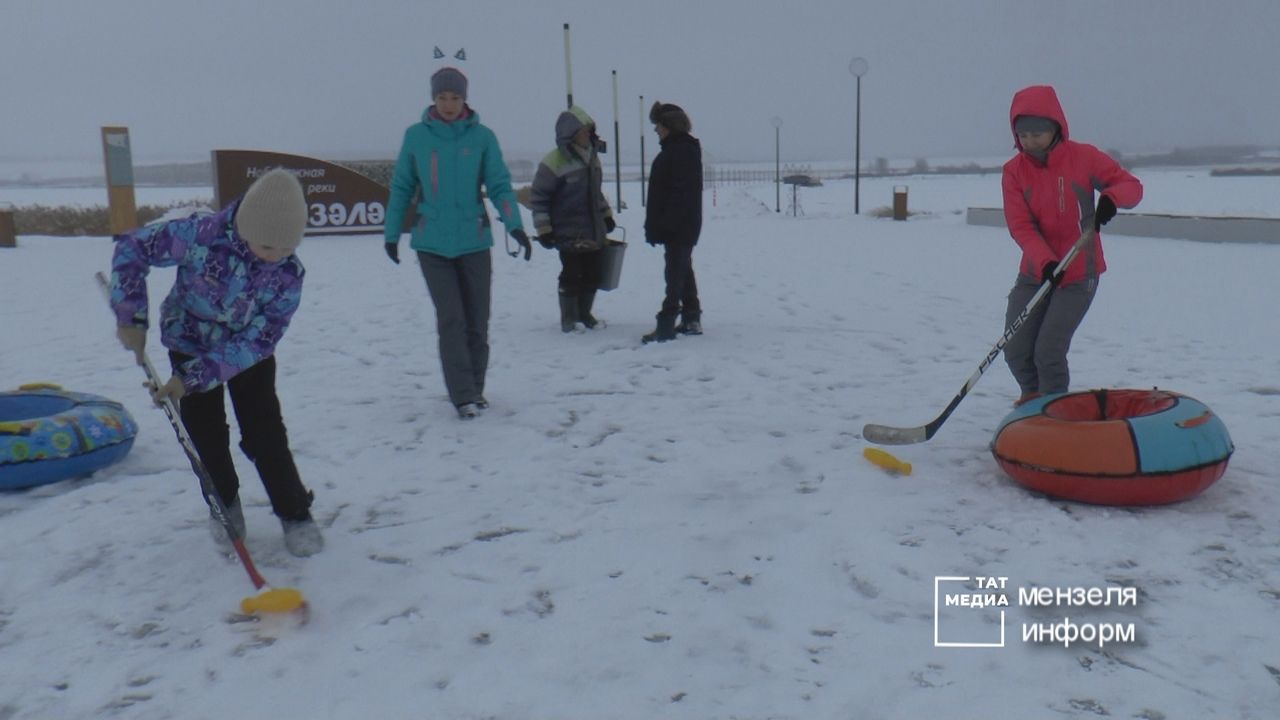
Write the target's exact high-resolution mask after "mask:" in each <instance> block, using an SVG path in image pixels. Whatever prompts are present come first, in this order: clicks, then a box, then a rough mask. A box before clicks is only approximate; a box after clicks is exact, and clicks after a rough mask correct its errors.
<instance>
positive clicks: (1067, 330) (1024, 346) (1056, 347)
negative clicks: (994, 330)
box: [1004, 275, 1098, 395]
mask: <svg viewBox="0 0 1280 720" xmlns="http://www.w3.org/2000/svg"><path fill="white" fill-rule="evenodd" d="M1039 289H1040V283H1038V282H1035V281H1032V280H1028V279H1027V278H1025V277H1023V276H1021V275H1019V276H1018V280H1017V282H1015V283H1014V284H1013V289H1011V290H1010V291H1009V307H1008V309H1007V310H1005V315H1004V322H1005V327H1009V324H1010V323H1012V322H1013V321H1014V318H1016V317H1018V315H1019V314H1020V313H1021V312H1022V310H1023V308H1025V307H1026V306H1027V303H1028V302H1031V297H1032V296H1033V295H1035V294H1036V290H1039ZM1097 291H1098V280H1097V278H1093V279H1089V280H1082V281H1080V282H1076V283H1071V284H1070V285H1063V286H1061V287H1056V288H1054V289H1053V291H1052V292H1051V293H1049V296H1048V297H1046V298H1045V299H1044V300H1041V301H1040V305H1039V306H1038V307H1037V308H1036V309H1035V311H1033V312H1032V313H1031V315H1030V316H1029V317H1028V318H1027V322H1026V323H1024V324H1023V326H1022V328H1021V329H1019V330H1018V332H1017V334H1015V335H1014V336H1013V339H1011V340H1010V341H1009V343H1008V344H1007V345H1005V346H1004V360H1005V362H1006V363H1008V364H1009V370H1010V371H1011V372H1012V373H1013V378H1014V379H1015V380H1017V381H1018V387H1019V388H1021V389H1022V392H1023V394H1026V393H1033V392H1039V393H1044V394H1045V395H1048V394H1049V393H1059V392H1066V391H1067V386H1068V385H1070V383H1071V372H1070V370H1069V369H1068V368H1067V351H1068V350H1070V349H1071V336H1072V335H1075V332H1076V328H1078V327H1080V321H1081V320H1083V319H1084V314H1085V313H1086V312H1088V311H1089V305H1090V304H1092V303H1093V296H1094V295H1095V294H1096V293H1097Z"/></svg>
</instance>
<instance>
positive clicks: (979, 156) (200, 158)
mask: <svg viewBox="0 0 1280 720" xmlns="http://www.w3.org/2000/svg"><path fill="white" fill-rule="evenodd" d="M655 145H656V143H654V144H652V145H650V144H649V143H646V145H645V164H646V165H647V164H648V163H649V162H652V160H653V156H654V154H655V153H656V152H657V148H656V147H654V146H655ZM1230 148H1251V149H1254V150H1255V151H1256V152H1257V153H1258V154H1259V155H1262V156H1268V157H1269V156H1270V154H1272V153H1274V154H1275V158H1274V159H1275V160H1276V161H1277V162H1280V145H1267V144H1258V143H1211V144H1204V145H1184V146H1174V147H1154V146H1152V147H1144V148H1141V149H1128V148H1124V147H1106V148H1104V149H1106V150H1107V151H1109V152H1111V151H1118V152H1119V153H1120V155H1121V157H1152V156H1159V155H1163V154H1167V153H1171V152H1177V151H1203V150H1213V149H1230ZM219 149H254V150H265V151H279V152H285V151H282V150H278V149H272V148H219ZM624 149H625V148H624ZM210 152H212V149H211V150H209V151H207V152H205V153H192V154H185V153H183V154H179V155H174V154H164V153H155V154H150V155H135V156H134V162H133V165H134V167H135V168H161V167H166V166H177V165H198V164H201V163H204V164H208V163H209V162H210V158H209V153H210ZM288 154H293V155H301V156H303V157H312V158H316V159H320V160H326V161H331V162H391V161H394V160H395V156H394V153H392V154H391V155H390V156H383V157H378V156H376V155H375V154H374V153H372V152H370V153H367V154H366V153H360V152H354V151H339V152H335V153H332V154H307V153H288ZM544 154H545V151H543V152H541V153H522V152H520V151H518V150H514V151H510V152H504V158H505V160H506V161H507V162H508V163H512V162H517V161H525V162H534V163H536V162H538V161H539V160H540V159H541V158H542V156H543V155H544ZM628 154H634V155H635V157H632V158H629V159H628V158H624V159H623V161H622V166H623V168H628V169H638V168H639V166H640V162H639V152H638V148H637V150H635V151H634V153H630V152H629V153H628ZM1013 154H1014V153H1013V150H1012V148H1011V149H1010V150H1009V152H1007V153H955V154H946V155H928V154H920V155H911V156H883V155H877V156H867V155H864V156H863V157H862V166H863V170H867V169H868V168H869V167H870V166H872V165H873V164H874V163H875V162H876V161H877V160H879V159H880V158H884V159H885V160H887V162H888V163H889V165H890V167H892V168H897V169H900V168H901V167H902V164H903V163H909V164H913V163H915V162H916V161H918V160H921V159H923V160H925V161H927V162H928V163H929V164H930V165H931V166H935V165H938V164H943V165H950V164H953V163H954V164H961V163H970V162H977V163H979V164H980V165H981V164H983V163H994V164H997V165H998V164H1002V163H1003V162H1004V161H1005V160H1007V159H1008V158H1010V157H1012V156H1013ZM601 159H602V161H603V162H604V165H605V166H606V167H605V171H606V173H612V171H613V168H614V166H615V161H614V159H613V156H612V155H608V154H606V155H605V156H602V158H601ZM774 162H775V158H774V156H772V155H768V156H759V157H730V158H720V157H715V156H714V155H711V154H708V155H707V163H706V164H709V165H717V164H719V165H756V164H764V163H767V164H769V165H771V166H772V164H773V163H774ZM781 163H782V166H783V167H784V168H786V167H794V166H797V165H815V164H821V165H824V166H826V167H827V169H834V170H838V169H842V168H845V167H847V168H848V170H849V171H853V170H854V165H853V158H852V157H841V156H835V155H828V156H825V157H790V158H788V157H786V156H785V155H784V156H783V157H782V161H781ZM6 164H11V165H28V166H31V170H28V171H26V173H25V174H32V175H34V176H35V177H34V178H33V179H38V180H40V181H58V180H78V179H86V178H89V177H93V175H92V174H84V173H89V172H90V171H89V168H90V167H91V166H92V167H93V168H94V169H95V170H96V171H101V170H103V160H102V157H101V156H100V155H99V156H97V157H89V156H84V155H79V156H66V157H48V156H46V157H35V156H24V155H0V181H3V182H13V181H14V180H16V179H19V176H18V175H13V174H12V169H11V168H5V167H4V165H6ZM72 164H74V165H83V167H84V171H83V172H82V173H81V174H72V175H57V176H55V175H49V174H46V173H43V172H39V171H38V166H40V165H46V166H57V165H72ZM1215 164H1223V163H1208V164H1207V165H1205V166H1206V167H1209V166H1213V165H1215ZM983 166H984V167H986V165H983Z"/></svg>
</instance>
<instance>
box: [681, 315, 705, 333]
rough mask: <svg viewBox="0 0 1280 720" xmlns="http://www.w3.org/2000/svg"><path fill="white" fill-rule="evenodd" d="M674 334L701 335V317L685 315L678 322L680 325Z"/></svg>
mask: <svg viewBox="0 0 1280 720" xmlns="http://www.w3.org/2000/svg"><path fill="white" fill-rule="evenodd" d="M676 332H677V333H680V334H681V335H701V334H702V315H701V314H698V315H691V314H688V313H685V314H684V316H683V317H682V318H681V320H680V324H679V325H677V326H676Z"/></svg>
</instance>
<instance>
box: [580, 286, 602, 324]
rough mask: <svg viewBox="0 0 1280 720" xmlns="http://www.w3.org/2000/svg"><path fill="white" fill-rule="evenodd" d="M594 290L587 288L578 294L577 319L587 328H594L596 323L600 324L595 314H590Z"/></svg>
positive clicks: (594, 298)
mask: <svg viewBox="0 0 1280 720" xmlns="http://www.w3.org/2000/svg"><path fill="white" fill-rule="evenodd" d="M595 301H596V291H595V290H588V291H587V292H584V293H582V294H581V295H579V296H578V320H579V321H581V322H582V324H583V325H586V326H587V329H588V330H595V329H596V325H599V324H600V321H599V320H596V318H595V316H594V315H592V314H591V306H592V305H593V304H595Z"/></svg>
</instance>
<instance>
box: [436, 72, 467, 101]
mask: <svg viewBox="0 0 1280 720" xmlns="http://www.w3.org/2000/svg"><path fill="white" fill-rule="evenodd" d="M442 92H454V93H458V95H460V96H462V99H463V100H466V99H467V76H466V75H463V74H462V71H461V70H459V69H458V68H453V67H443V68H440V69H439V70H437V71H436V72H435V74H434V75H432V76H431V99H432V100H435V99H436V98H437V97H439V96H440V93H442Z"/></svg>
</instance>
